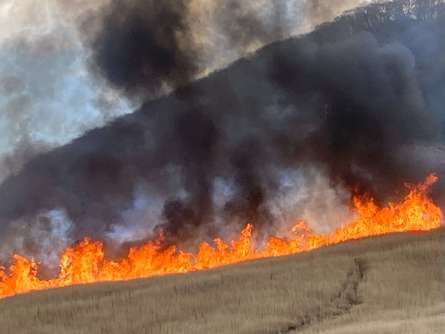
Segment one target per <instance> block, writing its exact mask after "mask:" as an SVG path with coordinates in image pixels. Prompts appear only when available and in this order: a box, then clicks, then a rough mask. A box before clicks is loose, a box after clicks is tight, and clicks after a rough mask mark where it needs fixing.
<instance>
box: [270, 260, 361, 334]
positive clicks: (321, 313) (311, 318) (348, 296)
mask: <svg viewBox="0 0 445 334" xmlns="http://www.w3.org/2000/svg"><path fill="white" fill-rule="evenodd" d="M366 270H367V268H366V262H365V261H364V260H363V259H357V258H356V259H354V265H353V267H352V268H351V269H350V271H349V272H348V274H347V277H346V280H345V282H344V283H343V284H342V287H341V289H340V291H338V293H337V294H335V295H334V296H333V297H332V298H331V300H330V301H329V303H328V304H327V305H325V307H323V308H322V307H320V308H317V309H313V310H311V311H308V312H306V313H305V314H304V315H303V316H302V317H300V319H298V320H297V322H296V323H295V324H293V325H291V326H289V327H287V328H285V329H282V330H280V331H278V332H276V334H287V333H296V332H298V331H300V330H302V329H304V328H306V327H308V326H310V325H311V324H314V323H317V322H321V321H323V320H327V319H329V318H332V317H338V316H340V315H343V314H345V313H347V312H349V311H350V310H351V309H352V308H353V307H354V306H356V305H358V304H361V303H362V302H361V300H360V297H359V295H358V288H359V285H360V283H361V282H362V281H363V279H364V277H365V274H366Z"/></svg>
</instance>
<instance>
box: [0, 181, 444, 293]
mask: <svg viewBox="0 0 445 334" xmlns="http://www.w3.org/2000/svg"><path fill="white" fill-rule="evenodd" d="M436 181H437V177H436V176H434V175H431V176H429V177H428V178H427V179H426V181H425V182H424V183H423V184H420V185H417V186H411V187H410V192H409V194H408V195H407V196H406V197H405V198H404V199H403V200H402V201H401V202H399V203H389V204H388V205H387V206H386V207H383V208H379V207H378V206H377V205H376V204H375V202H374V201H373V200H372V199H369V198H354V200H353V209H354V211H355V213H356V218H355V220H354V221H353V222H352V223H350V224H346V225H344V226H342V227H340V228H338V229H337V230H334V231H333V232H332V233H330V234H328V235H322V234H316V233H314V232H313V231H312V230H311V229H310V228H309V227H308V225H307V224H306V223H305V222H302V221H300V222H298V223H297V224H296V225H294V226H293V228H292V232H293V234H294V237H293V238H292V239H282V238H278V237H270V238H269V239H268V241H267V243H266V245H265V246H264V247H262V248H260V249H257V248H256V247H255V245H254V242H253V227H252V226H251V225H247V226H246V227H245V228H244V229H243V230H242V231H241V233H240V236H239V239H238V240H234V241H232V242H231V243H226V242H224V241H223V240H221V239H216V240H215V241H214V244H213V245H210V244H208V243H206V242H203V243H201V244H200V246H199V248H198V251H197V252H196V254H192V253H186V252H182V251H179V250H178V249H177V248H176V246H174V245H172V246H169V247H167V248H165V247H162V236H161V237H160V238H161V239H160V240H155V241H151V242H148V243H146V244H144V245H142V246H140V247H135V248H131V249H130V251H129V254H128V256H127V257H126V258H124V259H121V260H118V261H110V260H107V259H105V256H104V247H103V244H102V243H101V242H99V241H93V240H90V239H84V240H83V241H81V242H80V243H78V244H76V245H75V246H72V247H68V248H67V249H66V250H65V251H64V253H63V254H62V256H61V258H60V273H59V275H58V276H57V277H56V278H54V279H50V280H42V279H40V278H39V277H38V270H39V265H38V264H37V263H36V262H35V261H34V260H32V259H27V258H24V257H22V256H19V255H14V257H13V259H12V264H11V266H10V267H9V268H8V269H5V268H0V298H1V297H7V296H12V295H15V294H19V293H25V292H29V291H35V290H43V289H50V288H57V287H65V286H70V285H74V284H85V283H93V282H104V281H117V280H130V279H136V278H143V277H150V276H154V275H164V274H171V273H185V272H191V271H197V270H205V269H210V268H215V267H219V266H223V265H228V264H233V263H239V262H242V261H247V260H253V259H259V258H265V257H273V256H283V255H289V254H295V253H299V252H304V251H309V250H313V249H315V248H319V247H323V246H327V245H332V244H337V243H341V242H344V241H347V240H353V239H360V238H366V237H371V236H378V235H383V234H389V233H395V232H408V231H429V230H433V229H436V228H439V227H440V226H441V222H442V218H443V217H442V212H441V210H440V208H439V207H437V206H436V205H435V204H434V203H433V202H432V201H431V200H430V198H429V197H428V196H427V191H428V189H429V188H430V187H431V186H432V184H434V183H435V182H436Z"/></svg>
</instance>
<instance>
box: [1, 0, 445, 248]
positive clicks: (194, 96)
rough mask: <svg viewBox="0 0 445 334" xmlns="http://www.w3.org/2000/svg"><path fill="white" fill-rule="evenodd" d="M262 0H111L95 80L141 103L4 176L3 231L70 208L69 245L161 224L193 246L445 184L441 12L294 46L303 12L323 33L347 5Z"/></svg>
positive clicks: (371, 20) (389, 19) (326, 221)
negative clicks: (360, 200)
mask: <svg viewBox="0 0 445 334" xmlns="http://www.w3.org/2000/svg"><path fill="white" fill-rule="evenodd" d="M267 3H268V5H266V3H265V2H263V1H258V3H257V2H255V3H253V2H250V3H244V2H234V1H225V2H224V3H223V4H222V2H218V4H215V2H205V3H203V5H204V6H203V8H201V7H200V8H198V5H197V2H196V1H163V2H159V1H156V2H155V1H127V2H125V3H123V2H117V1H116V2H110V3H109V4H108V5H107V6H105V7H104V8H103V10H101V11H100V12H99V13H100V14H97V13H95V14H94V15H92V16H90V17H89V20H88V22H90V25H88V27H87V28H86V30H85V34H86V36H84V43H86V45H88V47H89V48H91V59H90V64H89V66H90V68H91V69H92V70H93V72H94V74H95V77H96V78H97V80H104V81H105V82H107V83H108V84H109V85H110V86H111V87H112V88H113V89H114V90H116V91H118V92H119V93H120V94H123V95H124V96H126V97H127V98H128V99H129V100H135V99H136V100H139V101H143V104H142V106H141V108H140V109H139V110H138V111H137V112H135V113H133V114H131V115H127V116H125V117H122V118H119V119H117V120H115V121H114V122H112V123H110V124H108V125H107V126H105V127H103V128H101V129H96V130H93V131H90V132H88V133H86V134H85V135H84V136H83V137H81V138H79V139H77V140H74V141H73V142H72V143H71V144H69V145H66V146H64V147H60V148H58V149H56V150H53V151H51V152H48V153H46V154H42V155H40V156H39V157H37V158H35V159H33V160H31V161H30V162H29V163H28V164H26V166H25V167H24V169H23V170H22V171H21V172H20V173H19V174H18V175H16V176H12V177H10V178H8V179H7V180H6V181H5V182H4V183H3V185H2V186H1V187H0V221H1V223H2V228H3V229H7V228H9V227H8V226H12V225H13V224H14V222H15V221H17V220H19V219H23V218H24V217H33V216H34V215H36V214H38V213H40V212H47V211H50V210H52V209H54V208H63V209H64V210H65V211H64V212H65V213H66V216H67V217H68V218H69V219H70V221H72V224H73V227H72V229H70V238H73V239H77V238H80V237H82V236H85V235H90V236H93V237H97V238H105V239H107V238H109V239H113V240H117V241H118V242H131V241H134V240H136V239H144V238H150V237H151V236H153V235H154V234H157V233H158V231H159V229H160V228H162V229H163V230H164V231H165V233H166V236H167V238H168V240H169V241H176V242H181V243H184V244H185V245H186V246H189V244H188V242H189V241H190V240H192V241H193V240H196V239H197V236H200V237H199V239H210V238H212V237H214V236H216V235H223V236H227V235H230V233H232V232H231V231H234V230H236V229H239V226H240V225H244V224H246V223H251V224H254V225H255V226H256V227H257V229H258V230H259V231H260V232H262V233H265V234H267V233H272V232H277V231H278V232H279V231H280V230H281V229H282V228H283V226H285V225H286V224H288V223H289V222H293V221H295V220H296V219H301V218H304V219H307V220H309V221H310V222H311V223H312V225H313V227H314V228H315V229H317V230H320V231H325V230H326V229H327V228H331V227H334V226H338V224H339V223H343V222H345V221H347V220H348V219H350V218H351V213H350V212H349V209H348V208H349V204H350V198H351V195H352V194H353V193H354V192H358V193H360V194H363V193H369V194H370V195H372V196H374V197H375V198H376V199H377V200H378V201H380V202H386V201H388V200H389V199H391V198H392V196H394V195H396V192H398V191H400V190H401V189H403V187H404V183H405V182H412V183H415V182H418V181H420V180H422V179H423V178H424V177H425V175H426V174H428V173H429V172H431V171H436V172H437V173H439V174H440V175H443V176H445V175H444V174H445V171H444V167H443V159H442V158H437V154H438V155H441V156H442V157H443V145H444V144H443V143H444V133H445V132H444V122H445V119H444V117H443V112H442V111H441V106H442V105H443V103H442V102H443V96H445V95H444V93H445V92H444V89H445V85H444V82H445V81H444V80H443V78H444V75H445V67H444V66H443V64H442V63H441V62H436V63H433V62H431V59H441V58H443V55H444V54H445V43H444V41H445V39H444V37H445V36H444V32H443V31H442V30H443V29H441V28H442V27H443V23H444V18H445V12H444V9H443V5H442V2H440V3H439V4H435V5H434V6H430V7H425V6H424V5H425V3H426V2H425V1H423V0H418V1H417V2H415V3H416V4H418V5H417V6H411V7H410V6H407V1H405V0H399V1H395V2H390V3H384V4H372V5H369V6H367V7H365V8H361V9H358V10H357V11H355V12H352V13H349V14H348V15H345V16H341V17H339V18H337V19H336V20H335V21H333V22H330V23H325V24H323V25H321V26H320V27H319V28H317V29H316V30H315V31H313V32H311V33H308V34H307V35H304V36H300V37H296V38H291V39H286V38H287V37H288V36H289V35H290V34H292V32H294V31H296V30H298V29H304V28H302V27H304V26H305V22H308V21H309V19H308V18H307V17H306V18H305V17H304V16H302V17H301V18H300V16H299V15H298V11H297V12H296V14H295V12H294V11H292V10H291V9H292V8H293V9H295V7H292V6H296V5H298V9H302V10H303V13H304V10H307V9H308V8H310V9H311V11H312V12H313V13H314V14H313V15H312V18H313V21H314V22H318V21H322V20H323V19H324V18H328V17H330V16H331V15H335V14H336V13H337V10H338V9H336V7H335V6H332V7H326V5H323V4H319V5H318V6H316V5H315V4H312V5H309V3H308V2H297V1H282V2H280V1H277V2H276V4H275V2H274V3H273V4H272V2H270V1H268V2H267ZM342 3H343V4H344V5H343V6H340V7H342V8H344V9H346V8H347V7H348V6H352V5H353V2H342ZM354 3H356V2H354ZM411 3H414V2H413V1H411V2H410V4H411ZM214 8H217V9H218V10H216V11H215V12H213V11H211V10H210V9H214ZM204 10H210V13H212V15H209V16H210V18H208V17H207V16H202V21H201V17H200V16H194V14H196V13H197V12H200V11H204ZM266 13H267V15H266ZM290 13H294V14H290ZM215 16H217V17H215ZM206 20H211V22H212V24H210V25H209V24H207V21H206ZM292 20H294V21H292ZM195 21H196V22H195ZM92 22H93V23H92ZM92 26H93V27H94V29H92V30H90V27H92ZM296 27H299V28H296ZM92 31H94V33H93V32H92ZM276 40H281V41H277V42H274V43H271V42H273V41H276ZM268 43H271V44H269V45H268V46H266V47H264V48H261V49H259V50H258V51H257V52H255V53H252V54H250V55H249V57H247V58H243V59H240V60H239V61H237V62H235V63H233V64H232V65H231V66H230V67H228V68H226V69H223V70H219V71H217V72H215V73H213V74H211V75H208V76H206V75H205V74H206V73H208V71H209V70H212V69H214V68H215V67H213V66H216V68H217V65H215V64H219V63H221V62H222V63H224V62H225V61H226V60H230V59H232V57H233V55H234V54H238V55H239V54H246V53H249V52H253V51H254V50H256V49H257V48H259V47H261V46H262V45H264V44H268ZM221 48H223V49H224V50H222V51H221ZM215 50H219V51H221V52H220V53H218V54H220V55H221V59H223V60H220V62H218V61H216V60H215V59H214V58H213V57H214V56H215V54H216V53H214V52H215ZM226 50H227V51H226ZM196 77H201V79H200V80H197V81H193V80H194V79H195V78H196ZM168 91H171V92H172V93H171V94H169V95H165V96H162V97H159V98H157V99H154V98H153V96H156V95H159V94H161V93H163V92H168ZM440 189H443V183H442V184H441V186H440V187H439V191H437V193H436V194H435V198H436V199H438V200H443V193H442V192H441V191H440ZM441 204H443V203H442V202H441Z"/></svg>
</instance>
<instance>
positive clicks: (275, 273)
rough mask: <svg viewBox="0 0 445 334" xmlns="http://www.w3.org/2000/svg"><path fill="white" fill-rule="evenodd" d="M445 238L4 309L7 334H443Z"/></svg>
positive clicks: (410, 237)
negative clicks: (358, 333)
mask: <svg viewBox="0 0 445 334" xmlns="http://www.w3.org/2000/svg"><path fill="white" fill-rule="evenodd" d="M444 242H445V231H444V230H442V229H440V230H438V231H434V232H428V233H402V234H396V235H390V236H384V237H381V238H370V239H366V240H359V241H352V242H347V243H343V244H340V245H336V246H332V247H326V248H322V249H319V250H315V251H313V252H308V253H303V254H298V255H292V256H288V257H280V258H273V259H263V260H260V261H253V262H249V263H243V264H240V265H236V266H227V267H224V268H219V269H214V270H210V271H205V272H196V273H192V274H189V275H170V276H165V277H153V278H151V279H146V280H135V281H131V282H120V283H102V284H91V285H85V286H75V287H69V288H64V289H56V290H49V291H42V292H36V293H32V294H27V295H21V296H16V297H14V298H8V299H4V300H2V301H0V308H1V310H2V311H1V312H0V326H1V328H2V331H1V332H2V333H5V334H10V333H13V334H22V333H23V334H24V333H47V334H53V333H54V334H55V333H57V334H71V333H73V334H74V333H76V334H86V333H88V334H96V333H109V334H114V333H116V334H121V333H129V334H131V333H156V334H164V333H193V334H200V333H203V334H204V333H206V334H207V333H220V334H226V333H227V334H229V333H230V334H233V333H252V334H253V333H255V334H258V333H259V334H261V333H293V332H294V331H296V332H298V333H300V332H301V333H307V334H312V333H332V334H333V333H351V334H352V333H357V332H360V333H366V334H371V333H379V334H380V333H403V334H406V333H425V334H428V333H435V334H436V333H437V334H439V333H443V328H445V303H444V295H445V294H444V293H445V291H444V285H443V282H444V273H443V268H444V267H445V247H444V246H443V243H444Z"/></svg>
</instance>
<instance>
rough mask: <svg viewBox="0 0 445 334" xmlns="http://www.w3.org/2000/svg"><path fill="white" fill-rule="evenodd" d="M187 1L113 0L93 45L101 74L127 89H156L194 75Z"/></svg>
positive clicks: (192, 47) (137, 90) (132, 92)
mask: <svg viewBox="0 0 445 334" xmlns="http://www.w3.org/2000/svg"><path fill="white" fill-rule="evenodd" d="M188 2H189V1H188V0H179V1H178V0H165V1H156V0H148V1H142V0H137V1H114V2H112V4H111V5H110V6H109V8H108V9H107V11H106V13H105V14H104V17H103V22H102V24H103V29H102V30H101V32H100V33H99V35H98V37H97V39H96V40H95V45H94V46H93V50H94V58H95V61H96V64H97V66H98V69H99V71H100V73H101V74H103V75H104V76H105V78H107V79H108V80H109V82H110V83H111V84H112V85H114V86H115V87H117V88H119V89H122V90H124V91H125V92H126V93H128V94H130V95H133V94H147V93H157V92H158V90H159V88H160V87H162V85H168V86H173V87H176V86H177V85H180V84H185V83H186V82H188V81H190V80H191V78H192V77H193V76H195V75H196V72H197V69H198V66H197V64H196V63H195V61H196V55H195V54H194V53H195V47H194V45H193V44H194V41H193V39H192V36H191V33H190V31H189V25H188V22H187V10H188V7H187V3H188Z"/></svg>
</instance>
